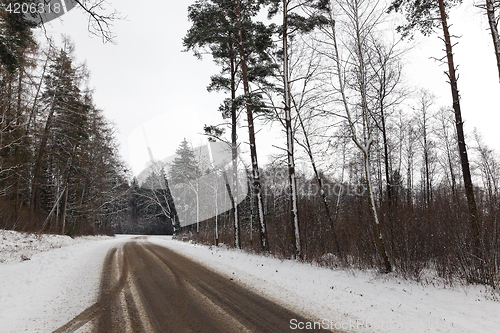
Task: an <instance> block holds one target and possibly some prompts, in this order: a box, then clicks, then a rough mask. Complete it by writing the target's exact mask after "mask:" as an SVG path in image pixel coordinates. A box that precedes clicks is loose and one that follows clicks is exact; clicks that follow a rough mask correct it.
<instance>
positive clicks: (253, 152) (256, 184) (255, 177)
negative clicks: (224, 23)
mask: <svg viewBox="0 0 500 333" xmlns="http://www.w3.org/2000/svg"><path fill="white" fill-rule="evenodd" d="M235 5H236V16H237V26H238V50H239V55H240V60H241V72H242V79H243V91H244V93H245V97H246V101H245V106H246V111H247V122H248V137H249V143H250V158H251V160H252V182H253V193H254V196H255V198H256V200H257V209H258V214H259V224H260V228H259V231H260V245H261V249H262V251H264V252H269V243H268V239H267V228H266V222H265V219H264V205H263V202H262V193H261V192H262V191H261V190H262V189H261V183H260V170H259V163H258V161H257V146H256V143H255V127H254V119H253V111H252V106H251V105H250V102H249V101H248V98H249V97H250V85H249V82H248V74H247V73H248V69H247V63H246V55H245V50H244V48H243V33H242V29H243V28H242V26H241V20H242V18H241V9H240V0H236V1H235Z"/></svg>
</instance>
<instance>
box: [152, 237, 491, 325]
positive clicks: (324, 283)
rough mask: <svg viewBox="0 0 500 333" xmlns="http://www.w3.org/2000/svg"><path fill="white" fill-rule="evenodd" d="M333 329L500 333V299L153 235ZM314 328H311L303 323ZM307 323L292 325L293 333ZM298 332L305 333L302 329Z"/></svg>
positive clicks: (482, 291)
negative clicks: (499, 300) (499, 329)
mask: <svg viewBox="0 0 500 333" xmlns="http://www.w3.org/2000/svg"><path fill="white" fill-rule="evenodd" d="M150 240H151V241H152V242H155V243H157V244H160V245H163V246H165V247H168V248H170V249H172V250H174V251H176V252H178V253H181V254H183V255H185V256H187V257H189V258H192V259H193V260H196V261H198V262H200V263H202V264H205V265H206V266H208V267H210V268H211V269H213V270H215V271H217V272H219V273H221V274H224V275H226V276H228V277H229V278H232V279H233V280H235V281H237V282H239V283H241V284H243V285H245V286H247V287H249V288H251V289H253V290H254V291H256V292H258V293H259V294H261V295H264V296H266V297H268V298H270V299H273V300H275V301H276V302H278V303H280V304H282V305H284V306H286V307H288V308H290V309H291V310H294V311H295V312H297V313H299V314H302V315H303V316H306V317H308V318H311V319H312V320H316V321H318V322H320V323H321V324H322V325H323V327H325V328H327V327H328V328H337V329H338V328H340V329H343V330H347V331H356V332H386V333H389V332H398V333H399V332H481V333H484V332H498V328H499V327H500V316H499V314H500V302H498V301H494V300H491V297H489V296H491V293H490V292H488V291H487V290H486V288H485V287H480V286H461V287H456V288H445V287H435V286H429V285H427V286H424V285H422V284H418V283H415V282H411V281H400V280H398V279H396V278H394V277H392V276H390V275H389V276H381V275H379V274H376V273H373V272H360V271H342V270H331V269H328V268H322V267H317V266H314V265H310V264H304V263H299V262H297V261H292V260H280V259H276V258H271V257H262V256H259V255H253V254H248V253H244V252H242V251H238V250H234V249H225V248H220V247H219V248H217V247H208V246H203V245H196V244H190V243H184V242H180V241H173V240H171V239H170V238H167V237H150ZM303 324H304V326H305V327H307V326H306V325H307V323H303ZM299 325H300V323H297V322H292V323H291V331H294V328H298V327H299ZM297 330H298V329H297Z"/></svg>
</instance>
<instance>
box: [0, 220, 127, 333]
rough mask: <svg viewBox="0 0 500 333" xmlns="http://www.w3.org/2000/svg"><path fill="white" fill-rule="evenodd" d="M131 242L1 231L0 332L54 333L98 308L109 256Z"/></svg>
mask: <svg viewBox="0 0 500 333" xmlns="http://www.w3.org/2000/svg"><path fill="white" fill-rule="evenodd" d="M125 239H126V238H111V237H83V238H76V239H71V238H70V237H66V236H53V235H33V234H23V233H17V232H13V231H4V230H0V261H1V262H3V263H0V281H1V284H0V323H1V328H0V331H1V332H2V333H8V332H13V333H14V332H15V333H17V332H52V331H54V330H55V329H57V328H58V327H60V326H62V325H64V324H65V323H66V322H68V321H69V320H71V319H72V318H73V317H75V316H76V315H77V314H79V313H80V312H82V311H83V310H85V309H86V308H87V307H88V306H90V305H92V304H93V303H94V302H95V301H96V300H97V296H98V291H99V283H100V278H101V271H102V264H103V262H104V258H105V256H106V253H107V252H108V250H109V249H110V248H111V247H113V246H115V245H116V244H118V243H119V242H122V241H124V240H125ZM16 245H17V247H16ZM21 255H25V256H27V257H29V258H31V259H30V260H23V261H22V262H19V261H20V260H21Z"/></svg>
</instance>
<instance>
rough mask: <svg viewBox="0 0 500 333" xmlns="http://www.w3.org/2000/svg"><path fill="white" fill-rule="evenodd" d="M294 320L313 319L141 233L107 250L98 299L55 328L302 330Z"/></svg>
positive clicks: (103, 332)
mask: <svg viewBox="0 0 500 333" xmlns="http://www.w3.org/2000/svg"><path fill="white" fill-rule="evenodd" d="M292 319H296V320H297V321H298V322H307V321H308V320H307V319H305V318H303V317H301V316H300V315H298V314H295V313H293V312H291V311H289V310H287V309H286V308H284V307H282V306H280V305H278V304H276V303H273V302H272V301H269V300H267V299H265V298H263V297H262V296H259V295H257V294H256V293H254V292H252V291H250V290H248V289H245V288H243V287H242V286H240V285H238V284H237V283H235V282H233V281H232V280H231V279H229V278H227V277H224V276H221V275H218V274H217V273H214V272H213V271H211V270H209V269H207V268H206V267H204V266H202V265H200V264H198V263H196V262H194V261H192V260H190V259H188V258H186V257H184V256H182V255H179V254H177V253H175V252H173V251H171V250H169V249H167V248H165V247H162V246H159V245H155V244H152V243H150V242H148V241H147V240H146V239H145V238H142V239H141V238H137V239H133V240H131V241H128V242H126V243H122V244H120V245H118V246H116V247H114V248H112V249H111V250H110V251H109V253H108V254H107V256H106V259H105V262H104V267H103V272H102V279H101V290H100V296H99V300H98V301H97V303H95V304H94V305H92V306H90V307H89V308H87V309H86V310H85V311H83V312H82V313H80V314H79V315H78V316H76V317H75V318H74V319H73V320H71V321H70V322H68V323H67V324H66V325H64V326H62V327H61V328H59V329H57V330H56V331H54V332H55V333H63V332H77V331H78V332H79V331H82V329H85V328H88V327H92V328H91V330H92V332H95V333H108V332H110V333H111V332H113V333H114V332H116V333H118V332H119V333H126V332H175V333H188V332H203V333H204V332H207V333H210V332H213V333H223V332H235V333H236V332H238V333H242V332H258V333H266V332H297V331H299V330H292V329H291V327H290V320H292ZM85 331H86V329H85ZM307 331H308V332H321V331H322V330H307ZM323 332H326V331H323Z"/></svg>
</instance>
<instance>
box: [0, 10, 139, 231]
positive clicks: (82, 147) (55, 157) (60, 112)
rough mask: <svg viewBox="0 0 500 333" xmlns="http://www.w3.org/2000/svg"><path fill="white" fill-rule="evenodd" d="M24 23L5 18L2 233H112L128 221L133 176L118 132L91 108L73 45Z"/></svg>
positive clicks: (0, 66)
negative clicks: (39, 37) (38, 34)
mask: <svg viewBox="0 0 500 333" xmlns="http://www.w3.org/2000/svg"><path fill="white" fill-rule="evenodd" d="M33 28H34V27H33V26H31V24H30V23H29V22H28V21H26V20H24V18H23V16H22V15H18V14H12V13H10V14H9V13H8V12H3V11H2V16H1V18H0V36H1V37H0V56H1V58H0V60H1V63H0V227H1V228H4V229H13V230H19V231H37V232H53V233H62V234H70V235H72V234H89V233H97V232H99V233H102V232H113V226H114V225H116V224H117V222H118V221H120V220H121V219H123V218H124V217H126V216H127V215H126V214H128V209H127V208H128V207H127V205H128V202H127V200H128V193H129V184H128V175H127V170H126V167H125V166H124V164H123V162H122V161H121V160H120V158H119V156H118V146H117V144H116V142H115V139H114V132H115V129H114V128H113V126H112V124H111V123H110V122H109V121H108V120H107V119H106V118H105V117H104V115H103V111H102V110H100V109H99V108H98V107H97V106H96V105H95V104H94V102H93V98H92V90H91V89H90V88H89V79H90V77H89V73H88V71H87V69H86V67H85V65H83V64H80V63H77V62H76V60H75V55H74V52H73V50H74V46H73V45H72V43H71V41H70V40H69V39H68V38H63V41H62V43H61V45H56V44H54V43H53V42H52V41H50V40H47V43H46V44H47V45H46V46H43V45H41V44H40V43H39V42H37V41H36V39H35V37H34V36H33V30H32V29H33Z"/></svg>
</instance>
